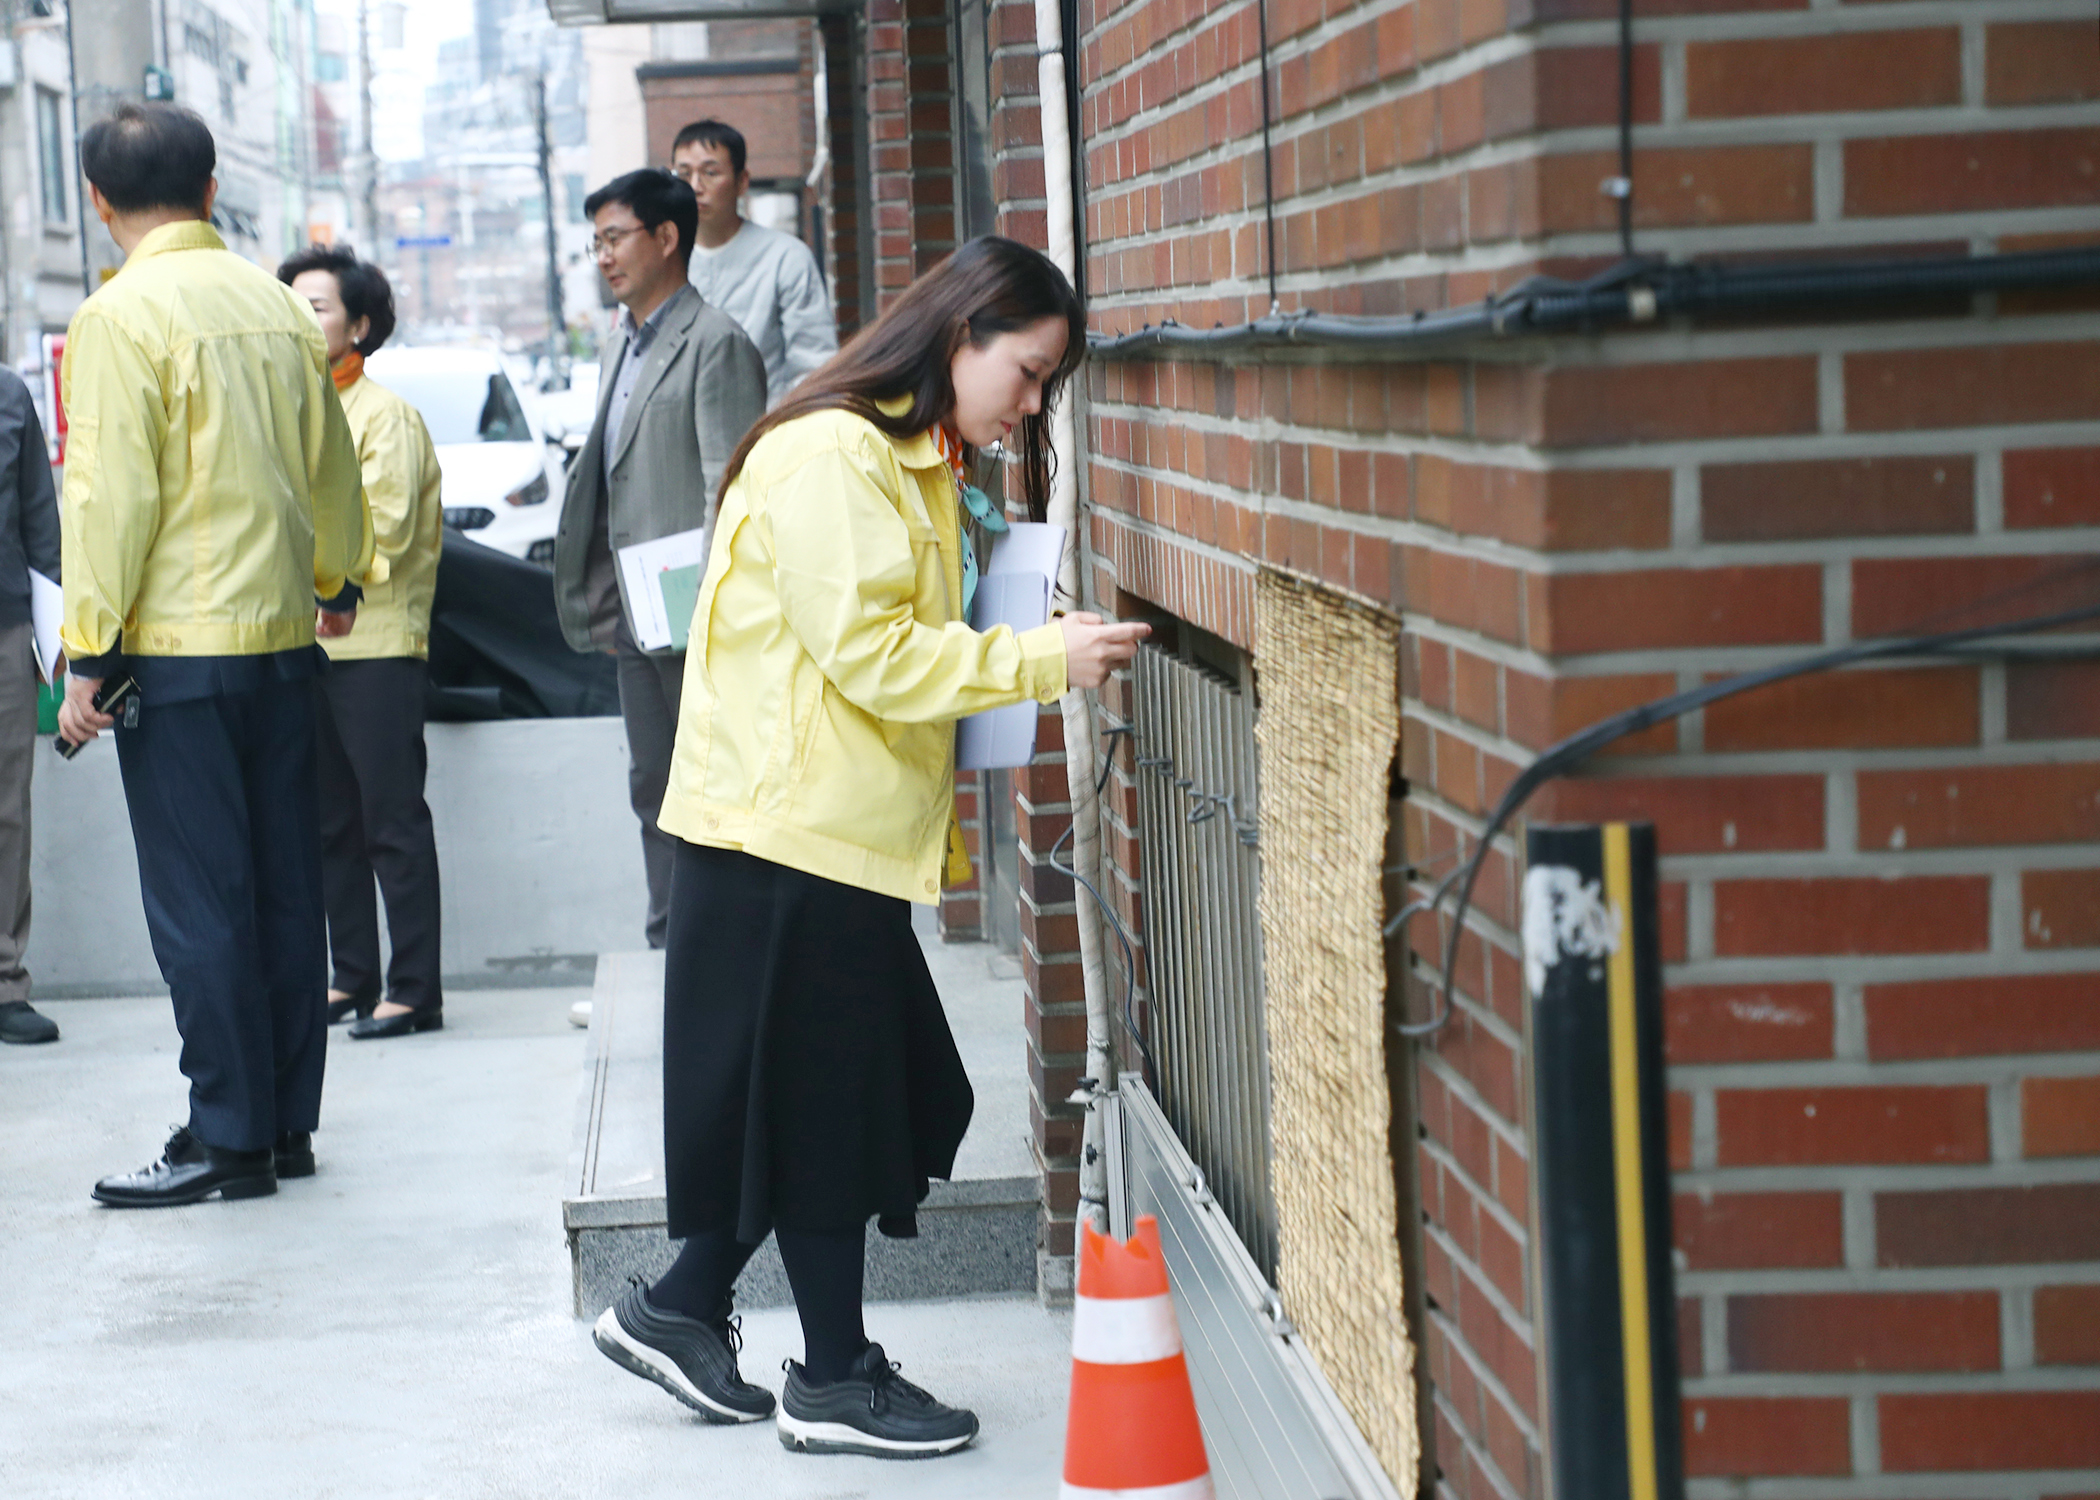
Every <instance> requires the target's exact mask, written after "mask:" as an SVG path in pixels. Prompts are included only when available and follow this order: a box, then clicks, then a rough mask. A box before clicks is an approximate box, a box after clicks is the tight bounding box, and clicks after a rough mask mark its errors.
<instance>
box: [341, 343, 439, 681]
mask: <svg viewBox="0 0 2100 1500" xmlns="http://www.w3.org/2000/svg"><path fill="white" fill-rule="evenodd" d="M343 415H344V416H345V417H347V418H349V420H350V434H351V436H352V437H354V438H356V439H357V461H358V465H359V467H360V468H361V469H362V470H363V472H364V478H365V504H366V505H367V506H369V507H370V508H371V512H372V538H373V546H374V549H375V553H376V557H377V561H376V562H375V563H374V564H373V567H372V574H373V576H374V577H375V578H379V577H380V575H381V574H382V573H384V575H385V576H384V578H383V579H382V581H379V582H374V583H367V584H366V585H365V598H364V602H363V603H362V604H360V605H358V607H357V624H356V626H355V627H354V628H353V629H352V630H351V632H350V633H349V634H348V635H340V636H334V637H331V638H330V639H328V640H325V641H323V642H321V646H322V649H324V650H325V651H327V653H328V654H329V656H330V657H331V658H333V659H334V660H336V661H364V660H367V659H369V658H371V657H375V656H420V657H426V658H427V657H428V656H429V655H430V601H431V599H432V597H433V596H434V595H435V594H436V593H437V566H438V550H439V548H441V547H442V546H443V545H444V532H445V515H444V509H443V501H442V500H441V499H440V496H439V482H438V460H437V450H436V449H435V448H433V447H431V446H430V431H429V429H428V428H426V427H425V426H424V425H423V418H422V417H421V415H419V414H418V413H417V411H416V409H415V408H414V407H413V406H410V405H409V404H408V403H407V402H406V401H404V400H402V398H401V397H399V396H397V395H395V394H394V393H393V392H392V391H390V390H388V389H387V388H386V387H385V386H383V385H381V384H379V383H378V382H377V381H375V380H373V379H372V377H371V376H369V375H366V376H361V377H359V378H358V379H357V380H355V381H352V382H351V384H350V385H349V387H348V388H346V389H345V390H344V391H343Z"/></svg>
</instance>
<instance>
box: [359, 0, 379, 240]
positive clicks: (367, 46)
mask: <svg viewBox="0 0 2100 1500" xmlns="http://www.w3.org/2000/svg"><path fill="white" fill-rule="evenodd" d="M357 89H358V98H359V100H360V101H361V102H360V105H359V107H360V109H361V110H362V111H363V113H364V117H365V149H364V154H363V158H362V160H361V161H360V162H359V163H358V172H359V175H360V177H362V179H363V181H362V182H360V183H359V186H360V187H361V188H363V190H364V204H363V207H364V211H365V258H366V259H367V260H377V259H378V258H379V150H378V148H377V147H376V146H374V145H373V144H372V5H371V0H357Z"/></svg>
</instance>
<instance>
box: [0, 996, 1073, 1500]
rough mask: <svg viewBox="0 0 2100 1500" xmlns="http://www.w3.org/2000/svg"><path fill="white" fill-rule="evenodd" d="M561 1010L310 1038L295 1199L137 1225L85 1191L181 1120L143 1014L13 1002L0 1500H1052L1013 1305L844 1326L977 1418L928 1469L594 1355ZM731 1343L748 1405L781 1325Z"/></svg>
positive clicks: (1041, 1403) (3, 1161)
mask: <svg viewBox="0 0 2100 1500" xmlns="http://www.w3.org/2000/svg"><path fill="white" fill-rule="evenodd" d="M582 994H583V992H582V991H577V990H555V989H538V990H523V991H500V990H483V991H466V992H455V993H454V994H453V995H451V996H450V997H448V999H447V1003H446V1030H445V1031H443V1032H441V1033H437V1034H434V1035H429V1036H422V1037H413V1038H403V1039H400V1040H394V1041H384V1042H364V1043H354V1042H351V1041H349V1040H348V1039H347V1038H345V1037H343V1036H342V1034H341V1032H340V1031H338V1032H337V1033H335V1035H334V1038H333V1045H332V1047H331V1051H330V1057H329V1077H328V1095H327V1104H326V1107H325V1111H324V1126H325V1128H324V1130H323V1131H322V1132H321V1133H320V1134H319V1135H318V1136H317V1137H316V1138H315V1148H316V1152H317V1154H318V1156H319V1158H320V1163H321V1166H320V1173H319V1175H318V1176H316V1177H314V1178H311V1179H308V1180H305V1181H300V1182H290V1183H286V1184H285V1185H284V1187H283V1189H282V1191H281V1192H280V1193H279V1194H278V1195H277V1196H276V1197H274V1198H263V1199H257V1200H254V1201H250V1202H243V1203H233V1204H221V1203H207V1204H200V1205H197V1206H195V1207H191V1208H183V1209H172V1210H160V1211H153V1212H116V1211H111V1210H106V1209H102V1208H100V1207H98V1206H96V1205H95V1204H94V1203H92V1202H91V1201H90V1200H89V1198H88V1189H89V1187H90V1186H92V1184H93V1182H94V1179H95V1178H96V1177H98V1176H100V1175H102V1174H104V1173H106V1172H111V1171H115V1170H119V1169H129V1168H132V1167H136V1166H138V1165H139V1164H141V1163H142V1162H145V1161H146V1160H148V1159H149V1158H151V1157H152V1156H153V1155H154V1154H155V1152H156V1151H157V1149H158V1147H159V1145H160V1142H161V1141H162V1140H163V1139H164V1136H165V1129H164V1126H165V1125H166V1123H167V1122H169V1121H179V1120H181V1119H182V1118H183V1117H184V1115H185V1113H186V1108H185V1103H184V1099H185V1093H184V1090H185V1085H184V1083H183V1080H182V1078H181V1075H180V1074H179V1073H178V1072H177V1071H176V1067H175V1052H176V1045H177V1044H176V1036H175V1028H174V1024H173V1021H172V1019H171V1017H170V1014H169V1009H168V1004H167V1001H166V1000H164V999H159V1000H100V1001H70V1002H52V1003H50V1004H48V1005H41V1007H40V1008H43V1009H45V1010H46V1011H47V1012H48V1013H49V1014H50V1015H52V1016H53V1017H54V1018H55V1019H56V1020H57V1021H58V1023H59V1025H60V1026H62V1027H63V1028H64V1030H65V1036H64V1039H63V1040H61V1041H60V1042H59V1043H57V1044H56V1045H55V1046H49V1047H38V1048H17V1047H9V1048H0V1138H4V1139H5V1140H6V1142H7V1143H8V1144H7V1148H6V1150H5V1152H4V1154H0V1288H4V1295H0V1371H4V1372H5V1380H4V1383H0V1494H5V1495H7V1496H9V1497H10V1500H29V1497H44V1496H52V1497H57V1496H66V1497H74V1496H93V1497H104V1496H141V1497H155V1500H157V1497H163V1496H168V1497H175V1496H193V1495H194V1496H200V1497H201V1496H212V1497H233V1496H249V1495H254V1496H270V1497H273V1500H276V1497H308V1496H312V1497H324V1496H341V1497H345V1500H353V1497H355V1500H367V1497H383V1496H413V1497H431V1500H452V1497H467V1496H521V1497H540V1496H547V1497H555V1496H572V1495H584V1496H588V1495H618V1496H620V1497H622V1500H643V1497H649V1496H659V1495H661V1496H678V1497H681V1500H687V1497H696V1496H717V1495H719V1496H736V1497H739V1500H768V1497H775V1496H778V1497H809V1500H818V1497H825V1500H847V1497H854V1496H864V1497H869V1500H873V1497H878V1496H893V1495H894V1496H904V1495H911V1496H914V1497H928V1500H939V1497H949V1496H952V1497H956V1500H961V1497H965V1496H968V1497H985V1500H998V1497H1008V1496H1011V1497H1014V1500H1020V1497H1023V1496H1027V1497H1036V1496H1046V1495H1051V1494H1054V1493H1055V1491H1056V1487H1057V1482H1058V1470H1059V1459H1060V1455H1061V1448H1062V1441H1063V1405H1064V1391H1065V1382H1066V1379H1067V1377H1068V1372H1069V1366H1068V1364H1067V1357H1068V1355H1067V1351H1068V1349H1069V1342H1068V1339H1069V1323H1068V1321H1067V1320H1066V1319H1065V1318H1064V1317H1060V1316H1058V1315H1056V1314H1052V1313H1047V1312H1044V1311H1043V1310H1042V1309H1041V1308H1040V1307H1039V1306H1038V1305H1037V1304H1036V1302H1035V1301H1034V1300H1033V1299H1032V1298H1023V1297H1016V1298H1011V1299H986V1300H979V1301H969V1302H950V1303H916V1304H894V1303H893V1304H887V1305H882V1304H878V1305H876V1306H873V1307H871V1308H870V1309H869V1316H868V1331H869V1334H870V1336H871V1337H873V1338H875V1339H877V1340H878V1341H880V1342H881V1343H882V1344H883V1345H884V1346H885V1348H886V1349H887V1350H888V1351H889V1353H890V1355H891V1357H892V1358H894V1359H897V1360H900V1361H901V1362H902V1363H903V1366H904V1371H905V1373H906V1375H908V1376H910V1377H912V1378H914V1379H916V1380H917V1381H919V1382H920V1383H921V1384H923V1385H925V1386H927V1387H928V1388H930V1389H931V1390H933V1391H934V1392H935V1393H936V1394H937V1395H940V1396H942V1397H943V1398H945V1399H947V1400H950V1401H955V1402H958V1403H962V1404H965V1405H968V1406H971V1407H973V1408H974V1409H975V1410H976V1411H977V1412H978V1414H979V1416H980V1417H982V1419H983V1421H984V1435H983V1436H982V1437H981V1438H980V1439H979V1442H978V1445H977V1446H976V1447H975V1448H973V1449H972V1450H970V1451H968V1452H966V1453H964V1454H961V1455H958V1456H956V1457H953V1458H948V1459H941V1460H936V1461H933V1462H930V1463H919V1464H885V1463H879V1462H876V1461H873V1460H866V1459H853V1458H816V1457H808V1456H798V1455H790V1454H788V1453H786V1452H784V1451H783V1450H782V1449H781V1448H780V1446H779V1444H778V1442H777V1441H776V1440H775V1438H774V1435H773V1428H772V1424H771V1423H765V1424H757V1425H754V1426H750V1427H742V1428H730V1429H725V1428H716V1427H708V1426H706V1425H704V1424H703V1423H701V1422H700V1421H699V1420H698V1419H697V1418H694V1417H693V1416H691V1414H689V1413H688V1412H687V1411H686V1410H685V1409H684V1408H683V1407H681V1406H679V1405H677V1404H676V1403H675V1402H673V1401H672V1400H671V1399H670V1398H669V1397H668V1396H665V1395H664V1394H662V1393H661V1392H660V1391H658V1390H656V1389H655V1388H654V1387H653V1386H649V1385H646V1384H644V1383H643V1382H641V1381H639V1380H636V1379H635V1378H633V1377H632V1376H629V1375H626V1374H624V1373H623V1372H621V1371H620V1370H618V1369H616V1368H615V1367H614V1366H613V1365H612V1364H611V1363H610V1362H608V1361H607V1360H605V1359H604V1358H603V1357H602V1356H601V1355H599V1354H598V1353H597V1351H596V1350H595V1349H594V1348H593V1347H592V1346H591V1342H590V1335H589V1330H588V1328H587V1327H586V1326H585V1325H583V1324H580V1323H578V1322H576V1321H574V1320H573V1319H572V1318H571V1317H570V1316H569V1313H568V1307H569V1268H568V1264H567V1257H566V1254H565V1250H564V1246H563V1240H562V1229H561V1217H560V1201H561V1179H562V1173H563V1167H564V1164H565V1161H566V1157H567V1153H568V1150H569V1144H570V1142H569V1135H570V1129H571V1125H572V1123H573V1119H574V1113H573V1111H574V1104H575V1098H576V1086H577V1078H578V1070H579V1068H580V1066H581V1062H582V1055H583V1054H582V1048H583V1034H582V1033H581V1032H578V1031H576V1030H574V1029H572V1028H571V1027H569V1026H568V1025H567V1024H566V1022H565V1019H564V1017H565V1015H566V1012H567V1010H568V1007H569V1004H570V1002H571V1001H573V1000H576V999H579V998H581V997H582ZM1008 1045H1013V1044H1012V1043H1011V1042H1009V1043H1008ZM1001 1133H1002V1134H1003V1133H1004V1132H1003V1131H1002V1132H1001ZM744 1331H745V1338H746V1348H745V1351H744V1356H743V1367H744V1370H745V1373H746V1374H747V1375H748V1376H750V1377H752V1378H754V1379H758V1380H761V1381H764V1382H766V1383H768V1384H770V1385H772V1386H773V1387H774V1388H775V1389H776V1390H777V1389H778V1385H779V1379H780V1377H779V1374H778V1371H779V1365H780V1361H781V1360H782V1359H783V1358H786V1357H788V1356H791V1355H795V1356H799V1354H800V1346H801V1337H800V1332H799V1329H798V1327H797V1325H796V1323H795V1321H794V1314H793V1312H792V1311H791V1310H788V1309H780V1310H778V1311H772V1312H762V1313H753V1314H751V1315H749V1316H747V1317H746V1319H745V1323H744Z"/></svg>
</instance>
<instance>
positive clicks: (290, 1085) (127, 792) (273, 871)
mask: <svg viewBox="0 0 2100 1500" xmlns="http://www.w3.org/2000/svg"><path fill="white" fill-rule="evenodd" d="M117 758H118V763H119V765H120V766H121V768H122V770H123V775H124V797H125V800H126V802H128V803H129V804H130V808H131V831H132V837H133V839H134V840H135V841H136V842H137V844H138V856H139V888H140V892H141V894H142V895H143V896H144V897H145V905H146V927H147V930H148V931H149V932H150V933H151V934H152V937H153V956H154V957H155V958H156V959H157V960H158V961H159V963H160V972H161V977H162V978H164V979H165V980H166V981H167V983H168V989H169V991H170V992H171V994H172V996H173V998H174V1002H175V1026H176V1029H177V1030H178V1031H179V1032H181V1034H182V1058H181V1065H182V1071H183V1074H184V1075H185V1076H186V1077H187V1078H188V1079H189V1081H190V1119H189V1125H190V1130H191V1132H192V1133H193V1134H194V1135H196V1136H197V1137H198V1138H199V1139H200V1140H202V1141H204V1142H206V1143H207V1144H209V1145H213V1146H219V1147H222V1148H225V1149H228V1150H235V1151H254V1150H260V1149H261V1148H263V1147H265V1146H268V1145H270V1144H272V1143H273V1142H274V1141H275V1140H276V1138H277V1136H278V1134H279V1133H280V1132H282V1131H287V1130H312V1129H313V1128H314V1126H315V1125H316V1124H317V1123H318V1122H319V1120H320V1113H321V1074H322V1070H323V1068H324V1067H325V1065H326V1063H327V1060H328V998H327V997H328V977H327V960H328V930H327V918H326V915H325V911H324V908H323V905H322V900H321V834H320V817H319V802H320V793H319V790H318V787H317V785H316V775H315V760H314V701H313V689H312V687H311V686H310V685H309V684H308V683H307V682H304V681H300V682H286V683H282V684H277V683H272V684H269V685H267V686H262V687H259V688H257V689H256V690H255V691H251V692H234V693H217V694H212V695H210V696H207V697H199V698H192V699H188V700H186V701H182V702H176V703H166V702H163V703H159V704H156V703H154V702H153V701H151V699H150V697H149V698H148V701H147V702H146V703H145V704H144V706H143V707H142V709H141V711H140V714H139V722H138V727H137V728H135V729H120V730H118V731H117Z"/></svg>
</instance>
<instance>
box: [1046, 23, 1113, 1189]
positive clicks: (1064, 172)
mask: <svg viewBox="0 0 2100 1500" xmlns="http://www.w3.org/2000/svg"><path fill="white" fill-rule="evenodd" d="M1064 32H1065V28H1064V16H1063V13H1062V11H1061V9H1060V5H1059V0H1035V54H1036V103H1037V106H1038V108H1039V109H1040V110H1041V112H1042V134H1043V192H1044V195H1045V198H1046V200H1047V202H1046V207H1047V209H1048V219H1049V238H1050V244H1049V246H1048V249H1049V254H1050V259H1051V260H1053V261H1055V262H1056V263H1057V268H1058V269H1059V270H1061V271H1063V272H1064V273H1065V275H1066V277H1067V278H1069V279H1073V280H1075V281H1076V279H1077V276H1076V271H1077V265H1078V258H1079V256H1078V240H1077V237H1076V236H1075V235H1074V233H1073V224H1072V131H1071V121H1070V118H1069V117H1068V116H1067V115H1066V113H1065V87H1066V84H1065V54H1064ZM1050 450H1051V452H1052V453H1053V454H1054V455H1055V456H1056V464H1055V466H1054V468H1053V471H1052V478H1051V482H1050V509H1049V519H1050V522H1051V524H1053V525H1057V526H1062V527H1064V528H1065V554H1064V559H1063V562H1062V563H1061V564H1060V566H1059V568H1058V575H1057V585H1058V592H1059V593H1060V595H1062V597H1063V601H1064V603H1065V605H1066V606H1067V607H1077V606H1078V605H1080V604H1081V603H1082V602H1083V601H1084V598H1085V595H1084V593H1083V592H1082V589H1081V583H1080V570H1079V554H1080V534H1079V527H1080V517H1079V473H1078V469H1079V452H1078V450H1079V444H1078V441H1077V436H1076V432H1075V427H1074V423H1073V419H1072V393H1071V391H1070V390H1069V389H1068V390H1067V391H1066V392H1065V394H1064V396H1063V397H1062V398H1061V399H1060V400H1059V401H1058V403H1057V406H1056V408H1055V409H1054V410H1053V411H1052V412H1051V414H1050ZM1061 707H1062V710H1063V714H1064V725H1065V778H1066V781H1067V782H1068V783H1069V785H1070V788H1071V802H1072V868H1073V869H1075V870H1077V871H1079V872H1080V874H1082V875H1084V876H1085V877H1086V878H1087V879H1088V880H1091V881H1093V882H1094V885H1095V886H1096V888H1097V889H1098V888H1100V887H1101V884H1102V882H1101V803H1100V799H1099V798H1098V796H1096V794H1095V791H1094V777H1095V775H1096V774H1097V773H1096V769H1095V765H1094V716H1093V711H1092V709H1091V707H1090V705H1089V704H1088V702H1087V696H1086V694H1085V693H1082V692H1077V691H1074V692H1068V693H1066V694H1065V696H1064V699H1063V701H1062V704H1061ZM1073 900H1074V902H1075V905H1076V907H1077V913H1078V923H1077V925H1078V928H1079V963H1080V971H1081V975H1082V978H1083V979H1084V981H1085V985H1086V1076H1087V1077H1089V1078H1091V1079H1093V1080H1094V1086H1095V1089H1096V1090H1103V1089H1108V1088H1112V1087H1113V1086H1114V1084H1115V1056H1114V1053H1113V1051H1112V1049H1111V1047H1110V1045H1109V1035H1110V1033H1109V1008H1110V1007H1109V994H1108V978H1107V974H1106V971H1105V968H1104V965H1103V962H1102V939H1101V913H1100V911H1099V910H1098V909H1097V908H1096V907H1095V905H1094V900H1093V897H1092V896H1091V895H1090V894H1089V893H1088V892H1087V890H1086V888H1085V887H1084V886H1077V887H1076V888H1075V890H1074V891H1073ZM1044 1102H1045V1103H1048V1102H1049V1101H1048V1100H1045V1101H1044ZM1103 1146H1104V1137H1103V1131H1102V1128H1101V1115H1100V1111H1099V1110H1098V1109H1097V1108H1095V1107H1094V1102H1093V1101H1092V1100H1091V1099H1089V1100H1088V1108H1087V1115H1086V1127H1085V1131H1084V1134H1083V1135H1082V1137H1081V1146H1080V1164H1079V1212H1080V1215H1081V1216H1082V1217H1083V1218H1087V1219H1090V1220H1092V1221H1093V1223H1094V1226H1095V1227H1096V1228H1097V1229H1101V1230H1104V1231H1105V1230H1106V1229H1107V1228H1108V1160H1107V1158H1106V1156H1105V1155H1104V1154H1103Z"/></svg>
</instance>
